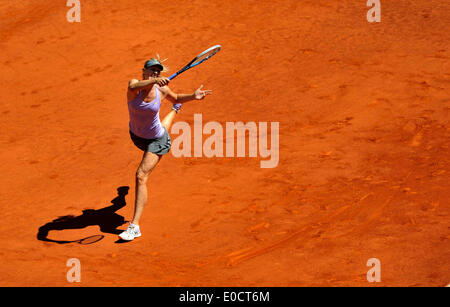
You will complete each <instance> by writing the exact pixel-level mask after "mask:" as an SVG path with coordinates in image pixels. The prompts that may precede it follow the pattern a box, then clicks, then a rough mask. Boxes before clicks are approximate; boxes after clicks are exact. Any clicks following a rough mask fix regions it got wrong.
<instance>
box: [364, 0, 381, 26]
mask: <svg viewBox="0 0 450 307" xmlns="http://www.w3.org/2000/svg"><path fill="white" fill-rule="evenodd" d="M367 6H368V7H371V9H370V10H369V11H368V12H367V21H368V22H370V23H372V22H381V3H380V0H367Z"/></svg>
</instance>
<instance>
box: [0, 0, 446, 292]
mask: <svg viewBox="0 0 450 307" xmlns="http://www.w3.org/2000/svg"><path fill="white" fill-rule="evenodd" d="M81 5H82V7H81V23H69V22H67V20H66V13H67V11H68V10H69V8H68V7H66V6H65V1H59V0H58V1H56V0H49V1H10V0H8V1H5V0H3V1H2V2H1V3H0V16H1V18H0V33H1V41H0V49H1V66H0V67H1V70H2V71H1V74H0V78H1V79H0V84H1V106H0V113H1V122H0V123H1V131H2V133H1V134H0V146H1V152H0V157H1V161H2V163H1V165H0V170H1V179H0V186H1V199H0V201H1V218H2V223H1V224H0V236H1V242H2V248H1V250H0V260H1V261H0V285H3V286H73V285H81V286H445V285H446V284H448V283H449V282H450V261H449V259H450V242H449V240H450V231H449V227H450V224H449V213H450V212H449V197H450V193H449V174H450V164H449V160H450V159H449V157H450V150H449V144H450V142H449V135H450V125H449V111H450V104H449V103H450V97H449V90H450V87H449V85H450V64H449V59H450V47H449V41H450V34H449V31H447V30H448V29H449V26H450V22H449V20H450V2H448V1H438V0H426V1H425V0H421V1H413V2H411V1H406V0H399V1H393V0H382V1H381V5H382V6H381V9H382V11H381V13H382V15H381V16H382V20H381V22H380V23H369V22H368V21H367V19H366V13H367V11H368V10H369V8H368V7H366V1H350V0H340V1H328V0H308V1H306V0H303V1H299V0H295V1H293V0H289V1H288V0H284V1H266V0H258V1H256V0H255V1H253V0H248V1H234V0H233V1H220V2H211V1H202V0H194V1H163V2H161V1H153V0H151V1H150V0H149V1H145V0H139V1H133V4H132V5H130V1H126V0H117V1H108V2H106V3H105V1H83V0H82V1H81ZM215 44H221V45H222V47H223V49H222V50H221V51H220V53H219V54H217V55H216V56H215V57H213V58H212V59H211V60H209V61H207V62H205V63H204V64H201V65H200V66H198V67H196V68H194V69H192V70H190V71H188V72H186V73H184V74H183V75H181V76H179V77H178V78H177V79H175V80H173V81H172V83H171V88H172V89H174V90H175V91H177V92H192V91H193V90H194V89H195V88H196V87H197V86H199V85H200V84H204V86H205V87H204V88H205V89H212V90H213V95H212V96H208V97H207V99H205V100H203V101H201V102H190V103H188V104H187V105H185V106H184V107H183V109H182V111H181V112H180V113H179V114H178V115H177V117H176V121H185V122H188V123H189V124H190V125H191V127H192V125H193V117H194V114H196V113H197V114H199V113H201V114H202V117H203V122H204V123H206V122H209V121H216V122H219V123H221V124H223V125H225V123H226V122H238V121H242V122H244V123H246V122H256V123H258V122H279V127H280V134H279V142H280V143H279V156H280V158H279V164H278V166H277V167H276V168H271V169H262V168H260V161H261V160H265V159H264V158H261V157H257V158H249V157H246V158H206V157H201V158H193V157H192V158H188V157H182V158H175V157H174V156H173V155H172V154H170V153H169V154H168V155H166V156H165V157H164V158H163V159H162V161H161V162H160V164H159V165H158V166H157V167H156V169H155V170H154V172H153V173H152V174H151V175H150V178H149V184H148V186H149V203H148V204H147V207H146V210H145V212H144V216H143V218H142V222H141V228H142V231H143V236H142V237H141V238H139V239H136V240H135V241H133V242H130V243H124V244H118V243H116V241H117V236H116V235H115V234H114V233H113V231H111V229H110V228H111V227H110V226H111V225H116V224H121V223H122V222H124V221H125V220H130V219H131V217H132V213H133V206H134V175H135V171H136V168H137V166H138V164H139V162H140V159H141V152H140V151H139V150H137V149H136V148H135V147H134V145H133V144H132V142H131V140H130V138H129V134H128V110H127V104H126V86H127V82H128V80H129V79H131V78H140V77H141V67H142V65H143V63H144V61H145V60H147V59H148V58H150V57H152V56H154V55H155V53H156V52H158V53H159V54H160V55H161V57H162V58H168V60H167V62H166V63H167V65H168V66H169V67H170V68H171V73H173V72H175V71H176V70H177V69H178V68H179V67H181V66H183V65H184V64H185V63H186V61H188V60H190V59H191V58H192V57H193V56H195V55H196V54H198V53H199V52H201V51H202V50H204V49H206V48H208V47H210V46H212V45H215ZM169 110H170V103H167V102H164V103H163V107H162V110H161V113H162V116H164V115H165V114H166V113H167V112H168V111H169ZM174 138H176V135H175V134H172V139H174ZM120 187H129V188H130V190H129V193H128V194H127V195H123V194H122V196H119V197H118V189H119V188H120ZM120 190H121V191H126V189H124V188H122V189H120ZM112 203H113V204H112ZM112 205H113V207H109V206H112ZM107 207H109V209H108V208H107ZM103 208H105V209H103ZM88 209H90V210H88ZM101 209H103V210H101ZM83 210H84V211H83ZM68 216H72V217H68ZM59 217H65V218H61V219H59V222H57V221H55V220H57V219H58V218H59ZM102 223H103V224H102ZM52 225H53V226H55V225H59V226H58V227H60V230H56V229H54V228H55V227H53V226H52ZM52 227H53V228H52ZM77 227H78V228H79V229H73V228H77ZM108 227H109V228H108ZM125 227H126V224H124V225H122V226H120V227H119V229H125ZM113 228H114V227H113ZM52 229H53V230H52ZM39 230H41V232H39ZM46 231H48V233H47V234H46ZM96 234H102V235H104V236H105V237H104V238H103V239H102V240H100V241H98V242H96V243H93V244H89V245H83V244H78V243H67V244H58V243H55V242H48V241H43V240H42V239H43V238H47V239H51V240H55V241H72V240H77V239H81V238H84V237H87V236H90V235H96ZM70 258H78V259H79V260H80V262H81V283H79V284H71V283H68V281H67V280H66V273H67V271H68V270H69V268H68V267H67V266H66V262H67V260H68V259H70ZM370 258H378V259H379V260H380V261H381V282H380V283H368V281H367V279H366V274H367V271H368V270H369V269H370V267H368V266H367V265H366V263H367V260H368V259H370Z"/></svg>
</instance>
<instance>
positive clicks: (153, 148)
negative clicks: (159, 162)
mask: <svg viewBox="0 0 450 307" xmlns="http://www.w3.org/2000/svg"><path fill="white" fill-rule="evenodd" d="M130 137H131V140H132V141H133V143H134V145H136V147H137V148H139V149H140V150H142V151H149V152H152V153H154V154H157V155H160V156H162V155H165V154H166V153H168V152H169V151H170V147H171V146H172V140H171V139H170V136H169V133H168V132H167V130H166V128H164V134H163V136H162V137H160V138H158V139H144V138H141V137H139V136H137V135H135V134H134V133H133V132H131V130H130Z"/></svg>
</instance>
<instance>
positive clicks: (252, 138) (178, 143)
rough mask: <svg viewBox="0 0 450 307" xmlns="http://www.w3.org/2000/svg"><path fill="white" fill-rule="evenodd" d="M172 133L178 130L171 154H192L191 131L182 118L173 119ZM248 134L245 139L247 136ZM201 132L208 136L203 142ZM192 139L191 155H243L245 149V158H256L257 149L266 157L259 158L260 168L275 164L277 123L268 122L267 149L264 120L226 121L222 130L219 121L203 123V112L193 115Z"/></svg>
mask: <svg viewBox="0 0 450 307" xmlns="http://www.w3.org/2000/svg"><path fill="white" fill-rule="evenodd" d="M171 133H174V134H178V133H180V135H179V136H177V137H176V138H174V139H173V141H172V148H171V151H172V155H173V156H174V157H177V158H178V157H191V156H192V146H191V139H192V131H191V127H190V125H189V124H188V123H186V122H182V121H179V122H176V123H174V124H173V126H172V129H171ZM247 133H248V139H247V137H246V136H247ZM203 134H206V135H210V136H208V137H207V138H206V139H205V140H204V141H203ZM235 136H236V138H235ZM224 137H225V141H224ZM193 139H194V148H193V149H194V150H193V156H194V157H203V156H205V157H207V158H211V157H219V158H222V157H227V158H228V157H235V156H236V157H246V153H247V152H248V157H250V158H256V157H258V152H259V157H261V158H267V159H266V160H261V161H260V167H261V168H274V167H277V165H278V161H279V122H272V123H270V148H268V147H269V146H268V140H267V139H268V123H267V122H260V123H258V124H256V123H255V122H248V123H245V124H244V123H243V122H236V123H234V122H226V123H225V129H224V127H223V126H222V124H220V123H218V122H214V121H213V122H207V123H206V124H205V125H203V122H202V115H201V114H194V135H193ZM235 141H236V142H235ZM224 143H225V148H224ZM235 143H236V146H235ZM246 143H248V151H247V150H246V149H247V146H246ZM258 145H259V146H258ZM235 147H236V148H235ZM235 149H236V150H235ZM235 154H236V155H235Z"/></svg>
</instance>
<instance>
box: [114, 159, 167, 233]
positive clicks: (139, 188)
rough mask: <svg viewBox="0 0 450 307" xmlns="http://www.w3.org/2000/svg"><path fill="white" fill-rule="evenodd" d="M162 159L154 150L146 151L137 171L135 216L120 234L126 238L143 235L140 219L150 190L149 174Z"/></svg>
mask: <svg viewBox="0 0 450 307" xmlns="http://www.w3.org/2000/svg"><path fill="white" fill-rule="evenodd" d="M160 160H161V156H159V155H157V154H154V153H152V152H149V151H146V152H144V156H143V157H142V161H141V164H140V165H139V167H138V169H137V171H136V190H135V191H136V192H135V202H134V216H133V219H132V220H131V223H130V225H129V226H128V228H127V230H125V231H124V232H122V233H121V234H120V235H119V236H120V238H122V239H124V240H128V241H129V240H133V239H134V238H136V237H139V236H140V235H141V233H140V229H139V220H140V218H141V216H142V213H143V211H144V207H145V205H146V204H147V199H148V191H147V180H148V176H149V175H150V173H151V172H152V170H153V169H154V168H155V166H156V165H157V164H158V162H159V161H160Z"/></svg>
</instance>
